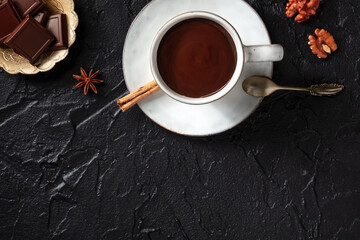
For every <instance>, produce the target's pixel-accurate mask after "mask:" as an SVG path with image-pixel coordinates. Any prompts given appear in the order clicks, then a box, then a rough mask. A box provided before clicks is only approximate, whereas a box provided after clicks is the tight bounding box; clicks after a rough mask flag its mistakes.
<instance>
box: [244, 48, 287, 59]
mask: <svg viewBox="0 0 360 240" xmlns="http://www.w3.org/2000/svg"><path fill="white" fill-rule="evenodd" d="M244 52H245V62H278V61H281V60H282V59H283V57H284V48H283V47H282V46H281V45H280V44H271V45H257V46H244Z"/></svg>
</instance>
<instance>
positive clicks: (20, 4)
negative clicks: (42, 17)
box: [13, 0, 44, 18]
mask: <svg viewBox="0 0 360 240" xmlns="http://www.w3.org/2000/svg"><path fill="white" fill-rule="evenodd" d="M13 2H14V4H15V7H16V8H17V10H18V11H19V13H20V15H21V16H22V17H23V18H24V17H26V15H28V14H35V13H37V12H38V11H39V10H40V9H41V8H42V7H43V6H44V3H43V2H42V1H41V0H13Z"/></svg>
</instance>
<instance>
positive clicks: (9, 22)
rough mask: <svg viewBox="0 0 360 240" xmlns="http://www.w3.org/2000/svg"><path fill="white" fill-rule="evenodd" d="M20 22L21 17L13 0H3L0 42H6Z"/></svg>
mask: <svg viewBox="0 0 360 240" xmlns="http://www.w3.org/2000/svg"><path fill="white" fill-rule="evenodd" d="M20 22H21V17H20V15H19V14H18V12H17V10H16V9H15V7H14V5H13V3H12V1H11V0H7V1H2V4H1V5H0V43H3V42H4V40H5V39H6V38H7V37H8V36H9V35H10V33H11V32H12V31H13V30H14V29H15V28H16V26H17V25H19V23H20Z"/></svg>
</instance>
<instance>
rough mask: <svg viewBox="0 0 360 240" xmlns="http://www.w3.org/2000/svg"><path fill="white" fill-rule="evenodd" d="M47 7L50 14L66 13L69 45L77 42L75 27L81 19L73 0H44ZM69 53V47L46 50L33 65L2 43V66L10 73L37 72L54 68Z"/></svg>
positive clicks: (0, 54)
mask: <svg viewBox="0 0 360 240" xmlns="http://www.w3.org/2000/svg"><path fill="white" fill-rule="evenodd" d="M43 1H44V2H45V3H46V5H45V9H46V10H47V11H48V12H49V14H56V13H63V14H66V17H67V22H68V38H69V47H70V46H71V45H72V44H73V43H74V42H75V39H76V34H75V29H76V28H77V26H78V23H79V19H78V16H77V14H76V13H75V11H74V1H73V0H43ZM68 53H69V49H65V50H58V51H52V52H45V53H44V54H43V55H42V56H41V58H40V61H39V63H40V64H39V65H38V66H33V65H31V64H30V63H29V61H28V60H27V59H25V58H23V57H21V56H20V55H18V54H16V53H14V51H13V50H12V49H10V48H8V47H7V46H6V45H5V44H1V45H0V67H2V68H3V69H4V70H5V71H6V72H8V73H10V74H18V73H22V74H37V73H38V72H46V71H49V70H50V69H52V68H53V67H54V66H55V64H56V63H57V62H60V61H61V60H63V59H64V58H65V57H66V56H67V55H68Z"/></svg>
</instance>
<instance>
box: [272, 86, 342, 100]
mask: <svg viewBox="0 0 360 240" xmlns="http://www.w3.org/2000/svg"><path fill="white" fill-rule="evenodd" d="M343 89H344V85H340V84H336V83H330V84H329V83H322V84H316V85H311V86H310V87H309V88H301V87H283V86H279V88H278V90H292V91H304V92H310V94H311V95H313V96H317V97H321V96H333V95H336V94H337V93H339V92H341V91H342V90H343Z"/></svg>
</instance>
